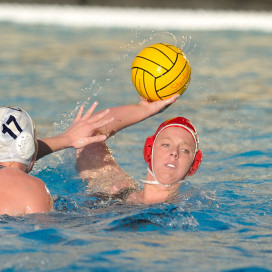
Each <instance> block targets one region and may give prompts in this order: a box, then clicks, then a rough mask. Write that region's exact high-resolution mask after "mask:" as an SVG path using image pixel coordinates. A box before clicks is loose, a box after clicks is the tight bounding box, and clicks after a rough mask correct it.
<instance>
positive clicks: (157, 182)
mask: <svg viewBox="0 0 272 272" xmlns="http://www.w3.org/2000/svg"><path fill="white" fill-rule="evenodd" d="M147 171H148V172H149V174H150V175H151V176H152V177H153V178H154V180H144V179H140V181H142V182H143V183H145V184H151V185H163V186H164V187H167V188H170V187H172V186H174V185H176V184H178V183H182V181H183V179H180V180H178V181H176V182H175V183H173V184H162V183H160V182H159V181H158V180H157V179H156V177H155V175H154V173H153V171H151V170H150V168H149V167H147Z"/></svg>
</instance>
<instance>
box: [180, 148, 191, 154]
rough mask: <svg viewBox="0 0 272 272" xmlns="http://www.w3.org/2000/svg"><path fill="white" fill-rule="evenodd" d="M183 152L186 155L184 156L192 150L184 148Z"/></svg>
mask: <svg viewBox="0 0 272 272" xmlns="http://www.w3.org/2000/svg"><path fill="white" fill-rule="evenodd" d="M181 152H182V153H184V154H190V150H189V149H186V148H182V149H181Z"/></svg>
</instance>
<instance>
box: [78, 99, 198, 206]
mask: <svg viewBox="0 0 272 272" xmlns="http://www.w3.org/2000/svg"><path fill="white" fill-rule="evenodd" d="M177 97H178V96H177V95H175V96H173V97H171V98H170V99H168V100H160V101H155V102H149V101H146V100H142V101H141V102H140V103H139V104H138V105H127V106H120V107H115V108H111V109H110V113H109V115H110V116H112V117H114V121H113V122H111V123H109V124H108V125H107V126H106V127H105V128H104V129H102V130H101V133H104V134H108V136H111V135H113V134H114V133H116V132H117V131H119V130H121V129H123V128H125V127H127V126H130V125H132V124H135V123H137V122H140V121H142V120H144V119H146V118H148V117H150V116H152V115H154V114H156V113H158V112H160V111H161V110H162V109H163V108H164V107H166V106H168V105H170V104H171V103H173V102H174V101H175V100H176V99H177ZM198 145H199V144H198V136H197V133H196V130H195V128H194V127H193V125H192V124H191V123H190V121H189V120H188V119H186V118H183V117H177V118H174V119H171V120H168V121H165V122H164V123H162V124H161V125H160V126H159V128H158V130H157V131H156V133H155V134H154V135H153V136H150V137H148V138H147V140H146V143H145V147H144V158H145V160H146V162H147V163H148V165H149V167H148V172H147V175H146V179H145V180H143V182H144V183H145V184H144V188H143V189H142V190H138V186H137V183H136V182H135V181H134V180H133V179H132V178H131V177H130V176H129V175H128V174H127V173H126V172H124V171H123V169H121V167H120V166H119V165H118V164H117V163H116V162H115V160H114V158H113V156H112V154H111V151H110V150H109V148H108V147H107V145H106V144H105V143H94V144H92V145H88V146H85V147H84V148H82V149H79V150H78V163H77V168H78V171H79V175H80V177H81V178H82V179H83V180H87V181H88V183H89V190H90V192H92V193H97V192H103V193H107V194H110V195H111V197H113V198H120V199H122V200H126V201H128V202H132V203H145V204H148V203H157V202H164V201H168V200H169V199H170V198H171V197H172V196H173V195H174V194H176V193H177V189H178V187H179V186H180V184H181V182H182V180H184V179H185V178H186V177H187V176H188V175H193V174H194V173H195V172H196V170H197V169H198V167H199V165H200V163H201V159H202V152H201V151H200V150H199V147H198Z"/></svg>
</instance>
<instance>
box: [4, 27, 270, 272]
mask: <svg viewBox="0 0 272 272" xmlns="http://www.w3.org/2000/svg"><path fill="white" fill-rule="evenodd" d="M0 35H1V43H0V52H1V54H0V95H1V104H2V105H10V104H14V105H17V106H20V107H22V108H24V109H26V110H27V111H28V112H29V113H30V114H31V115H32V116H33V119H34V121H35V123H36V126H37V129H38V136H39V137H44V136H48V135H53V134H54V133H59V132H61V131H63V130H64V129H65V128H66V127H67V126H68V125H69V123H70V122H71V120H72V118H73V117H74V116H75V112H76V109H77V108H78V106H79V105H80V104H81V103H84V102H85V103H86V104H88V103H90V102H92V101H94V100H95V99H97V100H98V101H99V108H101V109H102V108H105V107H110V106H115V105H122V104H127V103H137V101H138V95H137V93H136V91H135V90H134V88H133V86H132V83H131V80H130V65H131V63H132V60H133V57H134V56H135V54H136V53H137V52H138V51H139V50H140V49H141V48H142V47H143V46H145V45H148V44H150V43H153V42H158V41H164V42H169V43H174V44H176V45H177V46H180V47H182V48H183V49H184V51H185V53H186V54H187V56H188V58H189V60H190V62H191V66H192V80H191V83H190V86H189V88H188V90H187V91H186V92H185V93H184V94H183V95H182V96H181V97H180V98H179V100H178V101H177V102H176V103H175V105H173V106H172V107H170V108H168V109H167V110H166V111H165V112H163V113H162V114H159V115H157V116H154V117H152V118H151V119H148V120H146V121H144V122H142V123H140V124H137V125H135V126H132V127H130V128H127V129H126V130H125V131H122V132H121V133H119V134H117V135H116V136H115V137H114V138H111V139H110V140H109V142H108V143H109V145H110V147H111V148H112V150H113V153H114V155H115V157H116V159H117V161H118V163H119V164H120V165H121V166H122V167H123V168H124V169H125V170H126V171H127V172H128V173H129V174H130V175H131V176H133V178H134V179H135V180H136V181H138V180H140V179H141V178H143V177H144V175H145V171H146V165H145V163H144V161H143V158H142V146H143V142H144V140H145V138H146V137H147V136H149V135H150V134H151V133H152V132H153V130H154V129H155V128H156V127H157V126H158V125H159V124H160V123H161V122H162V121H163V120H165V119H167V118H170V117H173V116H176V115H184V116H186V117H188V118H189V119H191V120H192V122H193V123H194V124H195V126H196V128H197V130H198V133H199V136H200V145H201V149H202V150H203V152H204V160H203V163H202V165H201V168H200V169H199V171H198V172H197V174H196V175H195V176H193V177H191V178H190V179H188V181H187V182H186V183H185V184H183V185H182V186H181V187H180V199H179V201H178V202H176V203H172V204H154V205H148V206H147V205H132V206H130V205H126V204H122V203H120V202H118V201H112V200H111V201H103V200H101V199H99V198H94V197H88V195H87V193H86V191H85V189H86V184H84V183H83V182H82V181H81V180H80V179H79V178H78V176H77V171H76V169H75V162H76V161H75V154H74V151H73V150H66V151H62V152H58V153H56V154H53V155H50V156H48V157H46V158H43V159H42V160H40V161H39V162H38V163H37V164H36V166H35V168H34V170H33V171H32V175H34V176H37V177H39V178H41V179H42V180H44V182H45V183H46V184H47V186H48V188H49V189H50V191H51V194H52V195H53V197H54V199H55V202H54V206H55V211H54V212H52V213H49V214H37V215H28V216H24V217H9V216H0V236H1V241H0V258H1V262H0V269H1V270H2V271H74V270H75V271H77V270H78V271H144V270H146V271H224V272H225V271H243V272H244V271H247V272H248V271H250V272H252V271H254V272H255V271H272V261H271V259H272V227H271V225H272V217H271V215H272V214H271V211H272V204H271V202H272V199H271V191H272V185H271V181H272V175H271V169H272V163H271V161H272V160H271V157H272V145H271V139H272V137H271V135H272V128H271V113H272V110H271V103H272V80H271V70H272V62H271V57H272V49H271V44H272V36H271V33H265V32H252V31H243V32H241V31H190V32H188V31H187V32H185V31H169V32H159V31H156V32H155V31H147V30H145V31H141V30H139V29H138V30H127V29H96V28H84V29H83V28H72V27H61V26H54V27H52V26H41V25H33V26H31V25H23V24H13V23H1V24H0ZM150 128H151V129H150ZM152 128H153V129H152Z"/></svg>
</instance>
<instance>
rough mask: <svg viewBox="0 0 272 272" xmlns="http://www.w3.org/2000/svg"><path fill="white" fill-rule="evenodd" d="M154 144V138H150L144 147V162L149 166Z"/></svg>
mask: <svg viewBox="0 0 272 272" xmlns="http://www.w3.org/2000/svg"><path fill="white" fill-rule="evenodd" d="M153 143H154V136H149V137H147V138H146V140H145V145H144V160H145V162H146V163H147V164H149V165H150V164H151V154H152V147H153Z"/></svg>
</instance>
